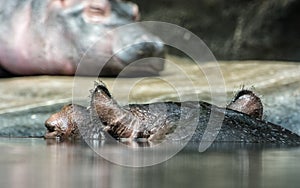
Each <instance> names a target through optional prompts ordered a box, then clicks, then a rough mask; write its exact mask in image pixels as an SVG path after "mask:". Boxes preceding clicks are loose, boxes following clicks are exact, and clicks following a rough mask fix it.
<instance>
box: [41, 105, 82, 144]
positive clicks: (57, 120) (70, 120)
mask: <svg viewBox="0 0 300 188" xmlns="http://www.w3.org/2000/svg"><path fill="white" fill-rule="evenodd" d="M85 120H86V108H84V107H82V106H79V105H75V104H69V105H66V106H64V107H63V108H62V109H61V111H59V112H57V113H55V114H53V115H51V116H50V117H49V118H48V119H47V120H46V122H45V126H46V128H47V130H48V132H47V133H46V134H45V135H44V137H45V138H57V137H58V138H61V139H66V138H79V136H80V134H79V130H78V123H82V122H84V121H85Z"/></svg>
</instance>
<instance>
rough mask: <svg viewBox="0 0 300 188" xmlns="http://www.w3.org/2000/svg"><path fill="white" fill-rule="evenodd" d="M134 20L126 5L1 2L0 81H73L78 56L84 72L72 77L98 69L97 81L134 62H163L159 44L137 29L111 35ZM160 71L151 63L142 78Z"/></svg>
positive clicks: (74, 0) (76, 0)
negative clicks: (151, 59)
mask: <svg viewBox="0 0 300 188" xmlns="http://www.w3.org/2000/svg"><path fill="white" fill-rule="evenodd" d="M138 17H139V12H138V7H137V6H136V5H135V4H133V3H130V2H128V1H118V0H99V1H88V0H70V1H62V0H43V1H40V0H12V1H1V2H0V22H1V25H0V77H3V76H8V75H37V74H49V75H73V74H74V73H75V71H76V68H77V66H78V63H79V62H80V61H81V60H82V59H81V57H82V56H83V54H86V57H85V58H84V59H83V61H82V62H83V63H84V68H81V69H80V71H79V72H77V74H80V75H91V74H94V72H95V71H92V70H95V69H97V70H100V69H101V68H102V72H101V75H104V76H115V75H117V74H118V73H119V72H120V71H121V70H122V69H123V68H124V67H125V66H127V65H128V64H130V63H132V62H133V61H135V60H137V59H139V58H144V57H152V56H155V57H163V56H164V46H163V45H162V42H161V40H160V39H159V38H158V37H156V36H154V35H152V34H150V33H149V32H147V31H146V30H145V29H143V28H142V27H140V26H138V25H135V26H132V27H131V28H127V29H121V30H117V31H114V32H112V29H114V28H117V27H119V26H123V25H125V24H128V23H133V22H135V21H137V20H138ZM107 32H109V33H107ZM149 41H150V42H149ZM133 43H134V44H136V45H130V44H133ZM91 46H92V47H91ZM87 49H89V51H88V53H86V50H87ZM136 52H139V53H138V54H137V53H136ZM112 55H114V56H113V57H112ZM108 59H110V61H109V62H108V63H107V64H106V62H107V60H108ZM142 67H144V66H143V65H141V66H140V67H139V66H137V67H136V68H135V69H134V71H136V72H138V71H143V70H145V69H143V68H142ZM162 69H163V62H154V64H153V65H151V66H149V68H148V69H147V70H146V74H158V72H159V71H161V70H162ZM92 76H95V75H92Z"/></svg>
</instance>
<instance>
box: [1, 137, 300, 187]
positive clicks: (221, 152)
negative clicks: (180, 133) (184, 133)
mask: <svg viewBox="0 0 300 188" xmlns="http://www.w3.org/2000/svg"><path fill="white" fill-rule="evenodd" d="M111 147H112V150H111V151H114V148H113V147H115V146H113V145H112V146H111ZM197 147H198V145H197V144H196V143H195V144H190V145H189V146H188V147H186V148H185V149H184V150H182V151H181V152H179V153H178V154H177V155H175V156H174V157H172V158H171V159H169V160H167V161H166V162H163V163H161V164H158V165H154V166H150V167H143V168H131V167H123V166H119V165H116V164H113V163H111V162H109V161H106V160H105V159H103V158H102V157H100V156H98V155H97V154H96V153H94V152H93V150H91V149H90V148H89V146H87V145H86V144H85V143H83V142H79V143H66V142H65V143H57V142H56V141H53V142H52V143H51V142H49V141H46V140H44V139H40V138H39V139H38V138H14V139H9V138H0V149H1V151H2V152H1V156H0V184H1V187H16V188H17V187H18V188H19V187H24V188H26V187H43V188H45V187H118V188H119V187H122V188H123V187H124V188H126V187H128V188H135V187H137V188H141V187H149V188H150V187H151V188H152V187H172V188H177V187H178V188H179V187H222V188H223V187H230V188H232V187H239V188H240V187H298V185H299V183H300V178H299V172H300V147H280V146H272V145H268V146H263V145H256V144H234V143H214V144H213V145H212V146H211V147H210V148H209V149H208V150H207V151H205V152H203V153H199V152H198V151H197ZM158 154H159V153H158Z"/></svg>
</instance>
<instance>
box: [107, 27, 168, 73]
mask: <svg viewBox="0 0 300 188" xmlns="http://www.w3.org/2000/svg"><path fill="white" fill-rule="evenodd" d="M124 33H126V34H124ZM115 36H116V37H115V39H114V42H113V47H112V48H113V49H112V51H113V56H114V58H115V59H116V60H117V61H119V62H120V63H121V64H122V65H123V66H124V67H125V68H126V69H127V71H129V72H130V73H131V74H134V75H133V76H136V74H153V75H157V74H158V73H159V72H160V71H162V70H163V68H164V60H163V59H164V56H165V46H164V43H163V41H162V40H161V39H160V38H159V37H157V36H155V35H153V34H151V33H150V32H149V31H146V30H145V29H144V28H143V27H142V26H139V25H136V24H130V25H128V26H125V27H121V28H120V29H118V30H117V31H116V35H115ZM143 59H144V60H143ZM140 60H142V61H140ZM135 62H136V63H135ZM128 65H129V66H128Z"/></svg>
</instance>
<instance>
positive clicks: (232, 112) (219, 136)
mask: <svg viewBox="0 0 300 188" xmlns="http://www.w3.org/2000/svg"><path fill="white" fill-rule="evenodd" d="M212 113H214V114H219V115H220V116H224V119H222V126H221V127H215V130H214V129H210V130H211V131H212V132H211V134H216V135H215V136H214V137H210V138H213V139H214V140H215V141H226V142H251V143H279V144H300V136H298V135H296V134H294V133H292V132H291V131H289V130H287V129H284V128H282V127H281V126H279V125H275V124H272V123H269V122H265V121H262V120H261V118H262V113H263V106H262V103H261V101H260V99H259V98H258V97H257V96H256V95H255V94H254V93H253V92H251V91H249V90H242V91H240V92H239V93H238V94H237V95H236V97H235V98H234V100H233V101H232V102H231V103H230V104H229V105H228V106H227V108H225V109H224V108H219V107H217V106H214V105H211V104H208V103H206V102H202V101H186V102H181V103H179V102H165V103H162V102H158V103H152V104H130V105H128V106H123V107H122V106H119V105H118V103H117V102H116V101H115V100H114V99H113V98H112V96H111V94H110V92H109V91H108V89H107V87H106V86H105V85H104V84H103V83H102V82H95V87H94V89H93V90H92V91H91V104H90V107H88V108H86V107H83V106H80V105H76V104H70V105H67V106H65V107H63V108H62V110H61V111H60V112H58V113H55V114H53V115H52V116H51V117H50V118H49V119H48V120H46V122H45V126H46V128H47V129H48V132H47V133H46V134H45V138H57V137H59V138H61V139H74V138H80V137H84V138H87V139H105V137H106V136H108V135H110V136H112V137H114V138H116V139H122V138H126V139H130V140H137V139H141V138H142V139H144V140H147V141H157V140H163V139H169V138H171V137H172V136H171V135H172V134H175V138H176V137H177V138H176V139H181V138H184V137H185V136H186V135H185V134H186V132H184V131H186V128H188V127H189V126H190V124H189V123H187V122H188V121H189V119H190V118H193V117H194V118H195V117H196V118H199V119H198V121H197V127H196V129H195V131H194V132H193V136H192V138H191V140H192V141H200V140H201V139H202V137H203V135H204V132H205V130H206V128H207V125H208V121H209V119H210V114H212ZM185 121H186V122H185ZM180 132H182V134H181V133H180ZM209 134H210V133H209ZM172 138H174V136H173V137H172ZM207 141H213V140H207Z"/></svg>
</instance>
